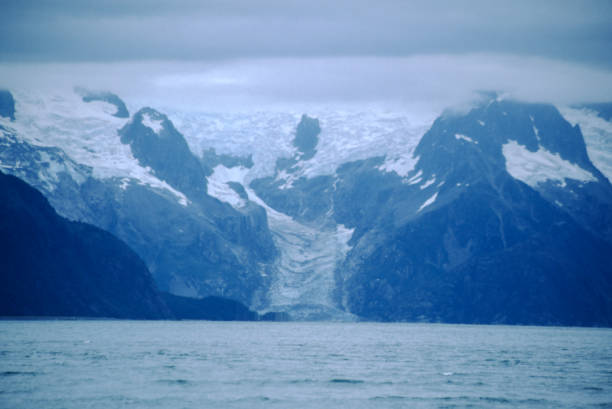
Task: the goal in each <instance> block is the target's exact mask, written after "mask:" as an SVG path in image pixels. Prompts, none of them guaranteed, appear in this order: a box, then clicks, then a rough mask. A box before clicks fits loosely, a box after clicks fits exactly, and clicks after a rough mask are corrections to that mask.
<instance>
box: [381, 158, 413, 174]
mask: <svg viewBox="0 0 612 409" xmlns="http://www.w3.org/2000/svg"><path fill="white" fill-rule="evenodd" d="M418 162H419V157H418V156H417V157H416V158H415V157H414V156H412V155H405V156H396V157H387V158H386V159H385V162H384V163H383V164H382V165H380V166H378V168H377V169H378V170H380V171H382V172H387V173H390V172H395V173H396V174H397V175H398V176H400V177H406V176H408V174H409V173H410V172H412V171H413V170H414V167H415V166H416V164H417V163H418Z"/></svg>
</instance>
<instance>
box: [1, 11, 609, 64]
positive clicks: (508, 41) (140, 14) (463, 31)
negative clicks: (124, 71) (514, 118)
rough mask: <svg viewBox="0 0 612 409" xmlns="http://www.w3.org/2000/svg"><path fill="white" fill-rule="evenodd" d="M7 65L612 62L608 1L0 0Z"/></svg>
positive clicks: (2, 49) (2, 38)
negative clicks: (453, 59) (469, 59)
mask: <svg viewBox="0 0 612 409" xmlns="http://www.w3.org/2000/svg"><path fill="white" fill-rule="evenodd" d="M0 7H1V8H2V13H0V60H2V61H36V62H40V61H57V62H61V61H73V62H74V61H98V62H104V61H128V60H132V61H133V60H218V59H235V58H276V57H294V58H302V57H363V56H379V57H406V56H412V55H422V54H463V53H497V54H515V55H525V56H538V57H545V58H552V59H560V60H566V61H575V62H582V63H588V64H597V65H599V66H602V67H606V68H611V67H612V52H611V50H612V47H610V43H611V40H612V24H610V21H612V3H611V2H609V1H604V0H602V1H595V0H585V1H581V2H572V1H558V0H557V1H552V0H546V1H537V2H534V1H525V0H521V1H512V2H501V1H480V0H477V1H471V2H469V3H465V2H456V1H451V0H445V1H441V0H438V1H426V2H425V1H420V2H413V1H401V0H382V1H377V2H371V1H366V0H353V1H331V2H330V1H324V0H315V1H308V2H301V1H300V2H298V1H281V0H278V1H270V0H263V1H250V0H240V1H235V0H234V1H227V0H226V1H221V0H219V1H210V0H209V1H195V0H194V1H179V2H174V1H159V0H151V1H144V0H137V1H120V0H111V1H103V2H102V1H94V0H74V1H68V0H58V1H50V0H47V1H33V0H8V1H7V0H5V1H4V2H3V5H2V6H0Z"/></svg>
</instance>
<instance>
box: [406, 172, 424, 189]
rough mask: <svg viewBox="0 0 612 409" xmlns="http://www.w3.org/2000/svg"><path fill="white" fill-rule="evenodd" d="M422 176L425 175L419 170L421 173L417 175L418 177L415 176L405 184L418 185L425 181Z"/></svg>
mask: <svg viewBox="0 0 612 409" xmlns="http://www.w3.org/2000/svg"><path fill="white" fill-rule="evenodd" d="M422 175H423V171H422V170H421V169H419V171H418V172H417V173H416V175H414V176H413V177H411V178H410V179H408V180H406V181H405V183H407V184H409V185H416V184H417V183H421V180H423V178H422V177H421V176H422Z"/></svg>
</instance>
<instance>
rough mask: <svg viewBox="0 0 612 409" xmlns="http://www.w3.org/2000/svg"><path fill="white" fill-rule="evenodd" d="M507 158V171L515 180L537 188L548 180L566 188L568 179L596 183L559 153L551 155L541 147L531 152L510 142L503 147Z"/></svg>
mask: <svg viewBox="0 0 612 409" xmlns="http://www.w3.org/2000/svg"><path fill="white" fill-rule="evenodd" d="M502 150H503V154H504V157H505V158H506V170H507V171H508V173H510V174H511V175H512V177H514V178H515V179H518V180H521V181H523V182H525V183H527V184H528V185H529V186H531V187H536V186H537V185H538V184H540V183H544V182H546V181H548V180H553V181H557V182H559V183H560V184H561V187H565V185H566V182H565V180H566V179H573V180H579V181H582V182H595V181H597V179H596V178H595V177H594V176H593V175H592V174H591V173H590V172H588V171H586V170H584V169H582V168H581V167H580V166H578V165H575V164H573V163H571V162H568V161H566V160H564V159H562V158H561V156H560V155H559V154H558V153H555V154H553V153H551V152H549V151H548V150H546V149H544V148H542V147H541V146H540V147H539V149H538V151H537V152H531V151H529V150H528V149H527V148H526V147H524V146H522V145H519V144H518V143H517V142H516V141H509V142H508V143H506V144H504V145H503V147H502Z"/></svg>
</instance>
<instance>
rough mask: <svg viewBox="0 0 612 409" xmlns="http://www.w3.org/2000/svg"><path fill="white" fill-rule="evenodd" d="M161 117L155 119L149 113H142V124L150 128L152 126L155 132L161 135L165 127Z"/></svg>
mask: <svg viewBox="0 0 612 409" xmlns="http://www.w3.org/2000/svg"><path fill="white" fill-rule="evenodd" d="M162 122H163V121H162V120H161V119H154V118H152V117H151V115H149V114H148V113H146V112H145V113H144V114H142V124H143V125H144V126H146V127H148V128H151V129H152V130H153V132H155V133H156V134H158V135H159V133H160V132H161V130H162V129H164V125H163V124H162Z"/></svg>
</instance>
